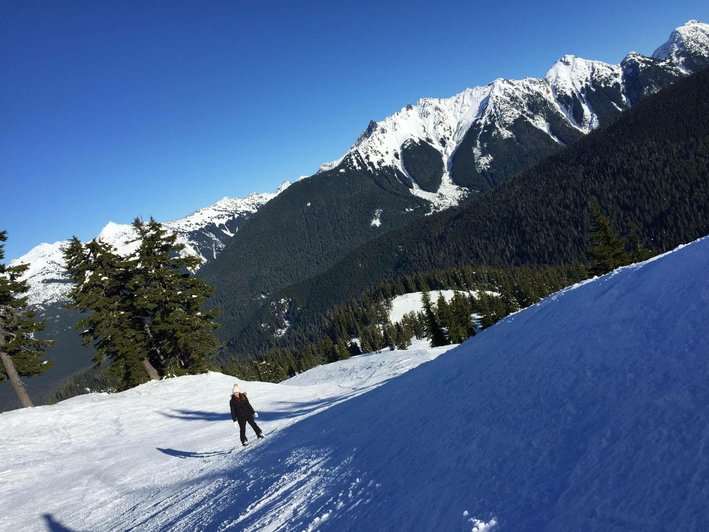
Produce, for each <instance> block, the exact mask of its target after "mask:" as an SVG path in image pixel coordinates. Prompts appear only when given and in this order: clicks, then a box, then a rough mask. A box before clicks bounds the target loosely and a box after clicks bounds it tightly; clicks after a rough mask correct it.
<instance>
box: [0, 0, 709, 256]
mask: <svg viewBox="0 0 709 532" xmlns="http://www.w3.org/2000/svg"><path fill="white" fill-rule="evenodd" d="M583 4H584V5H583V6H581V3H570V2H568V3H563V2H545V1H537V2H504V1H497V2H496V1H473V2H471V1H469V2H462V1H446V0H442V1H437V2H433V1H431V2H422V1H417V0H409V1H390V2H387V1H384V0H378V1H369V0H365V1H360V2H356V3H355V2H324V1H319V2H316V1H312V0H302V1H299V2H295V1H292V2H281V1H269V2H241V1H224V2H222V1H210V2H206V1H204V2H203V1H170V2H168V1H164V2H157V1H150V0H143V1H131V0H125V1H108V0H106V1H101V2H96V1H93V0H92V1H71V2H70V1H44V2H37V1H33V0H17V1H13V0H4V1H3V2H2V3H0V72H2V73H3V81H2V83H0V102H1V103H0V106H1V111H0V113H1V114H0V183H1V184H2V196H0V198H1V201H0V229H6V230H7V231H8V234H9V240H8V242H7V243H6V247H5V253H6V259H7V260H10V259H13V258H17V257H19V256H20V255H22V254H24V253H26V252H27V251H29V250H30V249H31V248H32V247H34V246H35V245H37V244H38V243H40V242H54V241H57V240H62V239H66V238H69V237H71V236H72V235H77V236H78V237H79V238H81V239H85V240H86V239H90V238H93V237H94V236H96V235H97V234H98V232H99V231H100V230H101V228H102V227H103V226H104V225H105V224H106V223H107V222H108V221H115V222H119V223H129V222H130V221H131V220H132V219H133V218H134V217H135V216H138V215H140V216H143V217H146V218H147V217H149V216H153V217H155V218H156V219H158V220H161V221H167V220H171V219H175V218H180V217H182V216H185V215H187V214H189V213H190V212H192V211H195V210H197V209H199V208H201V207H205V206H207V205H210V204H212V203H214V202H215V201H217V200H219V199H220V198H222V197H224V196H231V197H242V196H246V195H248V194H250V193H252V192H270V191H274V190H275V189H276V188H277V187H278V185H279V184H280V183H281V182H282V181H283V180H285V179H289V180H293V179H296V178H298V177H299V176H302V175H310V174H312V173H314V172H315V171H316V170H317V168H318V166H319V165H320V164H321V163H323V162H328V161H330V160H333V159H337V158H338V157H340V156H341V155H342V154H343V153H344V152H345V151H346V150H347V148H348V147H349V146H350V145H351V144H352V143H353V142H354V141H355V139H356V138H357V137H358V136H359V134H360V133H361V132H362V131H363V130H364V129H365V128H366V126H367V124H368V122H369V120H381V119H383V118H384V117H386V116H388V115H390V114H392V113H394V112H396V111H397V110H399V109H400V108H401V107H403V106H405V105H406V104H408V103H414V102H415V101H416V100H417V99H419V98H421V97H448V96H452V95H453V94H455V93H457V92H460V91H461V90H463V89H464V88H466V87H472V86H476V85H484V84H487V83H488V82H490V81H492V80H493V79H495V78H497V77H509V78H521V77H525V76H542V75H543V74H544V73H545V72H546V70H547V69H548V68H549V67H550V66H551V65H552V63H553V62H554V61H555V60H556V59H558V58H559V57H561V56H562V55H564V54H566V53H572V54H576V55H579V56H582V57H586V58H589V59H600V60H604V61H608V62H612V63H617V62H619V61H620V60H621V59H622V58H623V57H624V55H625V54H626V53H627V52H628V51H630V50H637V51H639V52H642V53H645V54H650V53H652V52H653V51H654V49H655V48H656V47H657V46H659V45H660V44H662V43H663V42H664V41H665V40H666V39H667V37H668V36H669V33H670V32H671V30H672V29H673V28H674V27H676V26H678V25H681V24H683V23H684V22H686V21H687V20H689V19H691V18H696V19H699V20H702V21H707V20H709V4H707V2H706V1H692V0H677V1H673V2H667V1H666V0H664V1H657V2H655V1H646V2H623V1H621V0H618V1H613V2H611V1H606V0H599V1H596V2H592V3H583Z"/></svg>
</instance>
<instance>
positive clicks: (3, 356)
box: [0, 334, 154, 408]
mask: <svg viewBox="0 0 709 532" xmlns="http://www.w3.org/2000/svg"><path fill="white" fill-rule="evenodd" d="M4 347H5V338H3V336H2V334H0V360H1V361H2V365H3V367H4V368H5V373H6V374H7V378H8V379H10V384H12V388H13V389H14V390H15V393H16V394H17V398H18V399H19V400H20V408H27V407H28V406H34V405H33V404H32V400H31V399H30V396H29V395H28V394H27V390H25V384H24V383H23V382H22V381H21V380H20V375H19V374H18V373H17V370H16V369H15V364H13V363H12V358H11V357H10V355H8V354H7V353H6V352H5V351H3V348H4ZM153 371H154V370H153Z"/></svg>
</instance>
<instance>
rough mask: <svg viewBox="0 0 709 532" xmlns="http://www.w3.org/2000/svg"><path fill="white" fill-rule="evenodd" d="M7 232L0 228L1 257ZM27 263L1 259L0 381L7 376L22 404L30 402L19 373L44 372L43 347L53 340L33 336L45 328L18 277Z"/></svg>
mask: <svg viewBox="0 0 709 532" xmlns="http://www.w3.org/2000/svg"><path fill="white" fill-rule="evenodd" d="M6 240H7V233H6V232H5V231H0V261H2V260H3V259H4V258H5V250H4V248H5V245H4V244H3V242H5V241H6ZM26 270H27V265H24V264H22V265H19V266H5V264H3V263H2V262H0V361H1V362H2V367H0V383H1V382H3V381H4V380H5V379H9V381H10V384H11V385H12V388H13V390H14V391H15V394H16V395H17V398H18V399H19V401H20V406H21V407H22V408H25V407H28V406H32V400H31V399H30V397H29V394H28V393H27V390H26V389H25V385H24V383H23V382H22V380H21V379H20V377H32V376H35V375H40V374H41V373H44V371H46V370H47V368H48V367H49V363H48V362H47V361H46V360H44V358H43V356H44V349H45V348H46V347H47V346H49V345H50V344H51V343H52V342H51V341H48V340H40V339H38V338H35V333H37V332H39V331H41V330H43V329H44V322H37V321H35V314H34V312H33V311H32V310H30V309H28V308H27V298H26V297H21V294H23V293H25V292H27V290H28V286H27V282H26V281H21V280H20V277H21V276H22V274H23V273H24V272H25V271H26Z"/></svg>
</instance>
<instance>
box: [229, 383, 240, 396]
mask: <svg viewBox="0 0 709 532" xmlns="http://www.w3.org/2000/svg"><path fill="white" fill-rule="evenodd" d="M237 392H239V385H238V384H235V385H234V387H233V388H232V389H231V393H232V394H234V393H237ZM239 393H240V392H239Z"/></svg>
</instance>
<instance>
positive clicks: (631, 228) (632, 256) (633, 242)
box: [625, 218, 653, 262]
mask: <svg viewBox="0 0 709 532" xmlns="http://www.w3.org/2000/svg"><path fill="white" fill-rule="evenodd" d="M625 227H626V228H627V230H628V243H627V248H628V256H629V260H630V262H643V261H645V260H647V259H649V258H650V257H652V255H653V253H652V251H650V250H649V249H647V248H646V247H645V246H644V245H643V243H642V241H641V240H640V236H639V235H638V227H637V225H635V222H633V221H632V220H630V219H629V218H627V219H626V220H625Z"/></svg>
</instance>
